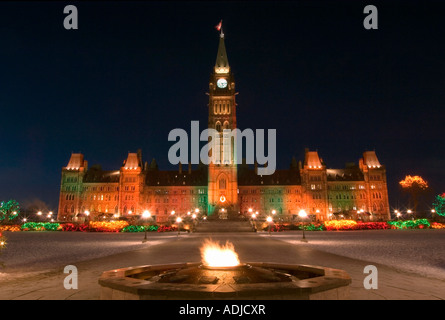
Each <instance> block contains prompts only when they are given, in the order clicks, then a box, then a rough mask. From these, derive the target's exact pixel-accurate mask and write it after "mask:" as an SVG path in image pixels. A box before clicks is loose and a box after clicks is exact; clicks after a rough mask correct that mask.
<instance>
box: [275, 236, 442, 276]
mask: <svg viewBox="0 0 445 320" xmlns="http://www.w3.org/2000/svg"><path fill="white" fill-rule="evenodd" d="M305 235H306V239H307V240H309V242H308V244H307V245H309V246H310V247H311V248H314V249H318V250H321V251H325V252H329V253H333V254H337V255H341V256H345V257H349V258H353V259H359V260H364V261H370V262H375V263H379V264H383V265H387V266H390V267H393V268H396V269H398V270H402V271H407V272H413V273H417V274H420V275H422V276H428V277H433V278H438V279H444V280H445V230H434V229H428V230H358V231H313V232H306V233H305ZM273 236H274V237H276V238H279V239H281V240H284V241H287V242H291V243H294V244H297V243H300V244H301V243H302V242H300V239H301V237H302V233H301V231H297V232H289V233H288V232H283V233H279V234H274V235H273Z"/></svg>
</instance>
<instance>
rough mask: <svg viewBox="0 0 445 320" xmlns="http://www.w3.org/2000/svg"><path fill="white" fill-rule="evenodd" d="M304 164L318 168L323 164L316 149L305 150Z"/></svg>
mask: <svg viewBox="0 0 445 320" xmlns="http://www.w3.org/2000/svg"><path fill="white" fill-rule="evenodd" d="M304 165H305V166H308V167H309V168H318V169H320V168H321V167H322V166H323V163H322V162H321V159H320V157H319V156H318V152H317V151H309V150H306V152H305V157H304Z"/></svg>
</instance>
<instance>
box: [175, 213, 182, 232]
mask: <svg viewBox="0 0 445 320" xmlns="http://www.w3.org/2000/svg"><path fill="white" fill-rule="evenodd" d="M181 222H182V219H181V217H177V218H176V223H177V224H178V236H179V232H180V228H179V226H180V224H181Z"/></svg>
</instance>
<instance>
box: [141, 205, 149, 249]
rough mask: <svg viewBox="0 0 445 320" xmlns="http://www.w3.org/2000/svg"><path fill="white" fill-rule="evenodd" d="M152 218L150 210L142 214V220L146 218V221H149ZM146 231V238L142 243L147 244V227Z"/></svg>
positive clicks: (145, 227)
mask: <svg viewBox="0 0 445 320" xmlns="http://www.w3.org/2000/svg"><path fill="white" fill-rule="evenodd" d="M150 217H151V213H150V211H148V210H145V211H144V212H143V213H142V218H144V219H145V220H147V219H149V218H150ZM144 231H145V236H144V240H142V243H144V242H147V241H148V239H147V226H144Z"/></svg>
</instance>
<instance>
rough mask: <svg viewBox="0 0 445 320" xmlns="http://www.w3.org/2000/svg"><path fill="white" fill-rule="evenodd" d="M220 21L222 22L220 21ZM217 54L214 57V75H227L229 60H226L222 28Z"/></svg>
mask: <svg viewBox="0 0 445 320" xmlns="http://www.w3.org/2000/svg"><path fill="white" fill-rule="evenodd" d="M221 21H222V20H221ZM220 31H221V33H220V36H219V46H218V53H217V55H216V62H215V72H216V73H229V71H230V66H229V59H228V58H227V52H226V46H225V44H224V33H223V32H222V26H221V28H220Z"/></svg>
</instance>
